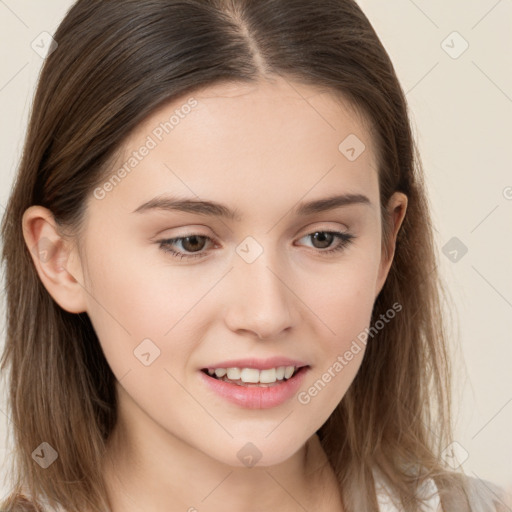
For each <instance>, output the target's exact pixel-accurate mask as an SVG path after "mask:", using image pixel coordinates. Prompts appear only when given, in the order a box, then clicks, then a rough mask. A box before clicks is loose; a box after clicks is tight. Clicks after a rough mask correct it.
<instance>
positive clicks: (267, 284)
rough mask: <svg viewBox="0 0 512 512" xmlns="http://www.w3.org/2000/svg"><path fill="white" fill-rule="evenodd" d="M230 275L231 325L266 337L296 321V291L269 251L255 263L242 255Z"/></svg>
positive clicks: (229, 312) (235, 328) (229, 322)
mask: <svg viewBox="0 0 512 512" xmlns="http://www.w3.org/2000/svg"><path fill="white" fill-rule="evenodd" d="M231 279H232V283H233V284H232V290H233V292H232V295H231V300H230V304H229V311H228V315H227V318H226V321H227V322H228V324H229V327H230V328H231V329H233V330H240V329H241V330H247V331H253V332H254V333H256V334H257V335H258V336H259V337H260V338H263V337H271V336H277V335H279V333H280V332H281V331H283V330H284V329H287V328H288V327H291V326H292V325H293V324H294V320H295V318H296V317H295V314H294V295H293V293H292V292H291V291H290V289H289V288H288V286H287V280H286V276H285V275H284V274H283V273H282V270H279V268H278V266H277V265H276V263H275V260H274V259H273V258H271V257H270V254H269V253H268V252H267V251H264V252H263V253H262V254H261V255H260V256H259V257H258V258H257V259H256V260H255V261H253V262H252V263H248V262H247V261H245V260H244V259H243V258H240V259H239V260H238V261H237V262H236V263H235V268H234V272H233V273H232V276H231Z"/></svg>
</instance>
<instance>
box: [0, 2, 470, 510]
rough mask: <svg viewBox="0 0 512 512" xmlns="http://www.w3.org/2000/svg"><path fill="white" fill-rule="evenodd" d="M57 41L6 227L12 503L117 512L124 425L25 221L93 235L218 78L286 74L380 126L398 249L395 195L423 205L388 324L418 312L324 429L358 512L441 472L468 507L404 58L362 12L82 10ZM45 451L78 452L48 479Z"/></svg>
mask: <svg viewBox="0 0 512 512" xmlns="http://www.w3.org/2000/svg"><path fill="white" fill-rule="evenodd" d="M54 37H55V39H56V41H57V43H58V48H57V50H56V51H54V52H53V53H52V54H51V55H49V57H48V58H47V60H46V62H45V64H44V67H43V70H42V73H41V76H40V80H39V84H38V87H37V91H36V94H35V98H34V103H33V107H32V112H31V118H30V123H29V128H28V133H27V137H26V141H25V147H24V152H23V156H22V160H21V164H20V167H19V171H18V174H17V177H16V182H15V186H14V189H13V191H12V195H11V197H10V201H9V204H8V207H7V210H6V214H5V217H4V219H3V225H2V236H3V241H4V246H3V260H4V262H5V264H6V283H7V284H6V292H7V339H6V347H5V351H4V353H3V357H2V369H6V368H9V370H10V387H9V390H10V395H9V398H10V408H11V415H12V421H13V423H14V425H15V426H16V428H15V430H14V434H15V439H14V442H15V447H16V457H15V464H14V466H13V480H14V483H15V488H14V491H13V493H12V496H11V498H10V499H9V500H8V501H7V502H6V504H4V506H3V510H8V511H21V510H36V508H30V507H28V505H23V503H22V501H21V498H17V496H18V494H19V495H21V494H23V492H24V490H25V491H26V492H28V493H29V494H30V496H32V497H33V500H34V503H35V502H37V501H38V500H39V501H40V502H42V501H44V500H48V503H49V504H50V505H52V506H53V505H55V504H60V505H62V506H63V508H64V509H65V510H67V511H69V512H75V511H79V510H80V511H82V512H83V511H84V510H88V511H89V510H91V511H94V512H98V511H100V510H101V511H105V510H108V509H109V506H108V498H107V495H106V490H105V486H104V483H103V481H102V477H101V467H102V460H103V455H104V453H105V444H106V442H107V440H108V438H109V434H110V433H111V431H112V428H113V426H114V425H115V422H116V396H115V387H114V383H115V378H114V375H113V373H112V371H111V370H110V368H109V365H108V364H107V361H106V360H105V358H104V356H103V353H102V351H101V349H100V345H99V342H98V339H97V336H96V334H95V331H94V329H93V327H92V324H91V322H90V320H89V317H88V316H87V314H86V313H82V314H70V313H68V312H66V311H64V310H63V309H61V308H60V307H59V306H58V305H57V304H56V303H55V302H54V301H53V299H52V298H51V296H50V295H49V294H48V292H47V291H46V289H45V288H44V286H43V285H42V283H41V281H40V280H39V278H38V275H37V273H36V270H35V268H34V264H33V262H32V261H31V256H30V252H29V249H28V248H27V246H26V244H25V242H24V238H23V235H22V229H21V219H22V215H23V213H24V211H25V210H26V209H27V208H28V207H29V206H31V205H36V204H38V205H41V206H44V207H46V208H48V209H49V210H50V211H51V212H52V213H53V215H54V218H55V222H56V223H57V224H58V226H60V227H62V228H63V229H64V228H69V230H70V231H69V232H70V233H73V234H75V235H76V236H78V233H79V232H80V227H81V221H82V220H83V218H84V204H85V200H86V198H87V197H88V196H89V195H90V194H91V191H92V190H94V187H95V186H97V185H98V184H99V183H101V182H102V180H104V177H105V176H106V175H108V174H109V172H111V169H110V167H109V166H110V163H111V162H112V159H113V156H114V155H115V154H116V152H117V151H118V150H119V148H120V147H121V145H122V143H123V141H125V139H126V137H127V136H128V135H129V134H130V133H131V132H132V130H133V129H134V128H135V127H136V126H137V125H138V124H139V123H140V122H141V121H142V120H143V119H144V118H146V117H147V116H148V115H149V114H150V113H152V112H153V111H154V110H155V109H156V108H157V107H158V106H160V105H161V104H162V103H163V102H166V101H169V100H172V99H173V98H177V97H178V96H183V95H186V94H190V93H192V92H193V91H194V90H197V89H198V88H204V87H207V86H209V85H212V84H215V83H219V82H229V81H240V82H249V81H255V80H259V79H261V78H262V77H263V78H265V77H267V76H271V75H277V74H279V75H281V76H284V77H287V78H290V79H291V80H295V81H297V82H300V83H304V84H306V85H313V86H316V87H322V88H324V89H326V90H330V91H332V92H334V93H335V94H337V95H338V97H340V98H343V99H345V100H348V101H349V103H350V104H351V105H353V106H355V107H356V108H357V109H358V110H359V111H360V112H362V113H363V114H364V116H365V119H367V120H368V121H369V124H370V125H371V127H372V130H373V137H374V139H375V140H374V142H375V147H376V148H377V153H378V159H379V160H378V161H379V186H380V199H381V204H382V213H383V219H382V227H383V232H384V236H383V243H386V240H387V237H388V236H389V230H388V223H387V222H386V220H387V219H386V218H385V216H384V214H385V207H386V205H387V202H388V199H389V198H390V196H391V195H392V193H393V192H394V191H401V192H403V193H405V194H406V195H407V196H408V210H407V214H406V217H405V220H404V222H403V225H402V228H401V230H400V232H399V234H398V239H397V245H396V252H395V257H394V262H393V265H392V267H391V270H390V273H389V276H388V278H387V281H386V283H385V285H384V288H383V289H382V291H381V293H380V295H379V296H378V298H377V300H376V302H375V306H374V311H373V315H372V321H373V320H374V319H378V318H380V315H381V314H384V313H385V312H386V311H387V310H388V309H389V308H390V305H391V304H393V303H395V302H398V303H400V304H401V305H402V306H403V311H402V312H401V313H400V314H399V315H397V317H396V318H395V319H394V320H393V321H392V322H390V323H389V325H387V327H386V328H385V329H382V330H380V331H379V332H378V334H376V335H375V336H374V338H373V339H372V340H370V341H369V343H368V346H367V351H366V354H365V356H364V360H363V362H362V366H361V368H360V370H359V372H358V374H357V376H356V378H355V380H354V382H353V384H352V385H351V387H350V388H349V390H348V392H347V393H346V395H345V397H344V398H343V400H342V401H341V403H340V404H339V405H338V407H337V408H336V409H335V411H334V412H333V414H332V415H331V416H330V418H329V419H328V420H327V422H326V423H325V424H324V425H323V426H322V427H321V429H320V430H319V432H318V434H319V437H320V440H321V443H322V445H323V448H324V450H325V452H326V454H327V456H328V458H329V461H330V463H331V464H332V467H333V468H334V471H335V473H336V477H337V479H338V481H339V484H340V490H341V489H343V494H342V495H343V500H344V505H345V508H346V510H347V511H349V512H356V511H361V510H365V511H368V512H370V511H376V510H378V506H377V501H376V496H375V492H374V485H375V482H374V480H373V475H372V469H373V468H377V469H378V470H379V471H380V472H381V474H382V476H383V479H384V481H386V482H387V483H388V485H390V486H391V488H392V489H393V490H394V491H395V492H396V493H397V495H398V496H399V497H400V499H401V500H402V503H403V508H404V510H407V511H414V510H419V508H418V507H419V504H420V503H419V499H418V498H417V490H418V488H419V486H420V485H421V484H422V483H423V482H424V481H425V480H426V479H427V478H431V477H433V478H435V479H436V482H437V483H438V485H439V487H440V489H441V490H443V489H445V490H446V493H447V497H446V500H448V499H453V496H454V495H455V494H456V493H457V492H458V491H457V489H459V485H458V484H457V479H456V478H455V476H454V475H452V474H451V473H450V472H448V471H447V470H446V468H445V467H444V466H443V464H442V461H441V458H440V453H441V451H442V450H443V448H445V447H446V445H447V444H448V443H449V442H450V440H451V428H450V391H449V390H450V388H449V380H448V376H449V368H448V363H447V361H448V358H447V350H446V346H445V337H446V335H445V330H444V329H445V328H444V326H443V315H442V311H443V308H442V297H443V293H442V292H443V287H442V286H441V283H440V281H439V276H438V274H437V270H436V267H437V263H436V254H435V247H434V242H433V232H432V226H431V220H430V214H429V207H428V203H427V199H426V195H425V189H424V183H423V178H422V170H421V164H420V159H419V156H418V154H417V150H416V146H415V143H414V140H413V136H412V133H411V128H410V124H409V119H408V111H407V104H406V99H405V96H404V93H403V91H402V89H401V87H400V84H399V82H398V79H397V77H396V74H395V71H394V68H393V65H392V63H391V61H390V59H389V57H388V55H387V53H386V51H385V49H384V48H383V46H382V44H381V42H380V40H379V38H378V36H377V35H376V33H375V31H374V30H373V28H372V26H371V24H370V22H369V21H368V19H367V18H366V17H365V15H364V14H363V13H362V11H361V9H360V8H359V7H358V5H357V4H356V3H355V1H353V0H322V1H321V2H319V1H315V0H179V1H178V0H117V1H101V0H79V1H78V2H76V3H75V4H74V5H73V7H72V8H71V9H70V11H69V12H68V14H67V15H66V17H65V19H64V20H63V21H62V23H61V24H60V26H59V28H58V30H57V32H56V33H55V35H54ZM70 340H72V342H70ZM42 441H45V442H47V443H49V444H50V445H51V446H55V447H60V449H59V450H58V452H59V458H58V459H57V460H56V461H55V463H53V464H52V465H51V466H50V467H49V468H48V469H45V470H44V469H42V468H40V467H39V466H38V465H37V464H35V463H34V461H33V459H32V456H31V454H32V452H33V450H34V449H35V448H36V447H37V446H38V445H40V443H41V442H42ZM441 494H442V495H443V493H441ZM450 495H451V496H452V498H449V496H450ZM461 496H462V495H461ZM460 510H470V507H469V504H467V507H466V505H465V506H464V507H462V508H460Z"/></svg>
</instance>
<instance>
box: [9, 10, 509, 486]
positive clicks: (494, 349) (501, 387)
mask: <svg viewBox="0 0 512 512" xmlns="http://www.w3.org/2000/svg"><path fill="white" fill-rule="evenodd" d="M72 3H73V2H72V1H70V0H51V1H45V2H41V1H40V0H0V40H1V45H0V56H1V60H0V62H1V63H2V65H1V67H0V109H1V118H2V122H1V124H0V155H1V173H0V206H1V207H2V209H1V210H0V212H1V213H3V208H4V207H5V204H6V202H7V199H8V195H9V190H10V187H11V185H12V182H13V179H14V175H15V171H16V166H17V163H18V161H19V157H20V153H21V149H22V144H23V138H24V135H25V130H26V124H27V118H28V113H29V110H30V104H31V100H32V95H33V91H34V87H35V84H36V81H37V77H38V73H39V70H40V67H41V65H42V63H43V59H42V58H41V57H40V56H39V55H38V54H37V53H36V52H35V51H34V50H33V49H32V47H31V44H32V42H33V41H34V40H35V39H36V38H37V37H38V36H39V35H40V34H41V33H42V32H49V33H50V34H53V33H54V31H55V29H56V28H57V26H58V24H59V23H60V21H61V19H62V18H63V16H64V14H65V12H66V11H67V9H68V8H69V7H70V6H71V4H72ZM359 4H360V5H361V7H362V9H363V11H364V12H365V14H366V15H367V16H368V18H369V19H370V21H371V23H372V25H373V26H374V28H375V30H376V32H377V33H378V35H379V36H380V38H381V40H382V42H383V44H384V46H385V47H386V49H387V51H388V53H389V54H390V56H391V59H392V61H393V63H394V66H395V69H396V71H397V74H398V77H399V79H400V81H401V83H402V86H403V88H404V91H406V93H407V98H408V102H409V106H410V115H411V119H412V123H413V128H414V131H415V136H416V139H417V141H418V144H419V148H420V151H421V153H422V159H423V164H424V168H425V174H426V181H427V185H428V189H429V193H430V199H431V204H432V210H433V216H434V223H435V227H436V231H437V240H436V241H437V246H438V250H439V254H440V268H441V271H442V274H443V275H444V276H445V279H446V281H447V282H448V285H449V289H450V292H451V295H452V297H453V300H454V303H455V306H454V312H453V316H454V322H453V335H452V337H451V340H452V341H451V343H452V349H453V353H454V360H455V364H456V370H457V373H456V379H457V380H456V382H457V388H456V389H457V392H456V394H455V396H454V404H455V412H456V439H457V444H456V446H455V450H454V451H455V453H456V454H457V456H458V457H459V459H460V460H461V461H462V460H463V461H464V462H463V464H462V467H463V469H464V471H465V472H466V473H467V474H469V475H471V476H476V477H480V478H483V479H486V480H491V481H493V482H496V483H498V484H500V485H503V486H506V487H511V486H512V428H511V427H512V372H511V361H512V271H511V267H512V241H511V240H512V167H511V162H512V151H511V147H512V129H511V128H512V122H511V119H512V71H511V70H512V51H511V50H512V44H511V38H510V34H511V33H512V2H511V1H510V0H499V1H497V0H478V1H477V0H449V1H446V0H428V1H427V0H414V1H413V0H387V1H385V2H384V1H382V0H359ZM454 32H457V34H454ZM467 45H468V47H467V49H466V50H465V51H464V52H463V53H462V51H463V50H464V49H465V48H466V46H467ZM459 54H460V55H459ZM453 238H455V240H452V239H453ZM447 244H448V245H447ZM464 247H465V248H466V249H467V252H466V253H465V254H463V252H464V250H465V249H464ZM454 250H455V251H457V254H455V253H454V252H453V251H454ZM455 258H456V259H455ZM454 259H455V261H454ZM1 302H2V314H3V311H4V308H5V303H4V302H5V301H4V298H3V295H2V301H1ZM0 326H1V327H2V335H1V338H0V343H3V339H4V334H5V325H4V321H3V316H2V319H1V321H0ZM0 391H2V390H0ZM3 392H5V390H3ZM0 412H1V413H2V414H0V463H1V461H7V460H8V459H9V447H8V446H7V445H6V442H5V441H4V439H5V436H6V432H7V429H8V428H10V427H9V420H8V416H7V409H6V406H5V401H0ZM34 448H35V447H34ZM449 454H450V451H449V449H448V448H447V456H449ZM0 477H1V469H0ZM7 490H8V484H6V483H4V484H3V487H2V483H1V478H0V496H3V495H4V494H5V493H7Z"/></svg>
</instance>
